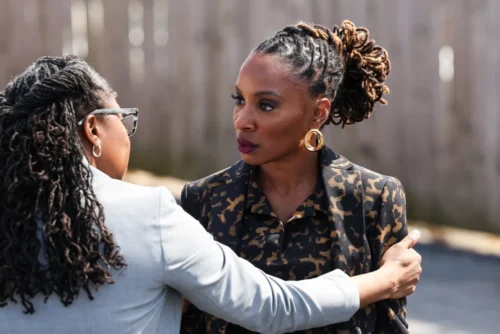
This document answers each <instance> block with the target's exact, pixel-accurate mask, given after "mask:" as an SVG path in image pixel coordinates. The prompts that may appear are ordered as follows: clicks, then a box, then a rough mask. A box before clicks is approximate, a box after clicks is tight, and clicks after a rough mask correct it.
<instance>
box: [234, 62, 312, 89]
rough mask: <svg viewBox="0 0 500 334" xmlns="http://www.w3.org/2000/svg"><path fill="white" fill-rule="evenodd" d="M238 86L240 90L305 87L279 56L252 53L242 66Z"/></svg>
mask: <svg viewBox="0 0 500 334" xmlns="http://www.w3.org/2000/svg"><path fill="white" fill-rule="evenodd" d="M236 86H237V87H238V88H239V89H240V90H245V89H246V88H247V89H256V87H258V89H259V90H267V89H281V90H283V89H289V88H292V89H296V88H297V86H305V85H304V83H303V82H302V80H300V79H299V78H298V77H297V76H295V75H294V73H293V71H292V69H291V68H290V66H289V65H288V64H286V62H285V61H284V59H283V58H282V57H280V56H278V55H269V54H259V53H252V54H250V56H249V57H248V58H247V59H246V60H245V62H244V63H243V65H242V66H241V69H240V73H239V75H238V79H237V81H236Z"/></svg>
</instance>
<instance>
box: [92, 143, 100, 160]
mask: <svg viewBox="0 0 500 334" xmlns="http://www.w3.org/2000/svg"><path fill="white" fill-rule="evenodd" d="M96 147H97V148H98V149H99V153H96V152H95V148H96ZM92 154H93V155H94V157H96V158H99V157H100V156H101V154H102V148H101V143H99V144H97V145H94V146H93V147H92Z"/></svg>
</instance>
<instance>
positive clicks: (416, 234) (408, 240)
mask: <svg viewBox="0 0 500 334" xmlns="http://www.w3.org/2000/svg"><path fill="white" fill-rule="evenodd" d="M419 239H420V231H419V230H413V231H411V233H410V234H408V235H407V236H406V237H405V238H404V239H403V240H401V241H400V242H399V244H400V245H401V246H403V247H404V248H407V249H410V248H412V247H413V246H415V244H416V243H417V242H418V240H419Z"/></svg>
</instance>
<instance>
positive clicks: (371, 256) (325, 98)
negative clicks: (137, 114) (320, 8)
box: [182, 21, 418, 334]
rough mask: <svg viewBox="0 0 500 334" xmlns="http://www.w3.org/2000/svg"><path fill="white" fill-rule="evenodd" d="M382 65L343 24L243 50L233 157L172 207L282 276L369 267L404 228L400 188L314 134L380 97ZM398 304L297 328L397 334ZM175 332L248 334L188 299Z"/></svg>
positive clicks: (393, 299)
mask: <svg viewBox="0 0 500 334" xmlns="http://www.w3.org/2000/svg"><path fill="white" fill-rule="evenodd" d="M389 72H390V62H389V57H388V55H387V52H386V50H385V49H384V48H382V47H380V46H378V45H376V44H375V41H374V40H372V39H371V38H370V34H369V32H368V30H367V29H364V28H357V27H356V26H355V25H354V24H353V23H352V22H349V21H344V22H343V23H342V26H341V27H340V28H339V27H335V28H333V30H329V29H327V28H325V27H323V26H320V25H316V24H308V23H303V22H301V23H299V24H297V25H295V26H287V27H285V28H284V29H282V30H280V31H279V32H278V33H276V35H274V36H272V37H271V38H269V39H267V40H265V41H264V42H262V43H261V44H260V45H258V46H257V47H256V48H255V49H254V50H253V51H252V52H251V53H250V55H249V56H248V58H247V59H246V60H245V62H244V63H243V65H242V67H241V69H240V72H239V76H238V78H237V81H236V88H235V93H234V95H233V98H234V100H235V107H234V111H233V123H234V128H235V130H236V137H237V138H236V140H237V143H238V149H239V151H240V152H241V157H242V161H240V162H238V163H237V164H235V165H233V166H232V167H230V168H228V169H225V170H224V171H222V172H219V173H216V174H213V175H211V176H208V177H206V178H204V179H202V180H199V181H195V182H191V183H188V184H187V185H186V186H185V187H184V190H183V193H182V206H183V207H184V209H185V210H186V211H187V212H188V213H190V214H191V215H193V216H194V217H195V218H196V219H198V220H200V221H201V223H202V224H203V226H204V227H205V228H206V229H207V230H208V231H209V232H210V233H211V234H212V235H213V237H214V238H215V239H216V240H218V241H219V242H221V243H224V244H226V245H228V246H229V247H231V248H232V249H233V250H234V251H235V252H236V253H237V254H238V255H239V256H241V257H242V258H245V259H247V260H248V261H250V262H251V263H252V264H253V265H255V266H256V267H258V268H260V269H261V270H263V271H264V272H266V273H267V274H271V275H274V276H276V277H279V278H282V279H285V280H304V279H310V278H314V277H317V276H318V275H321V274H324V273H327V272H330V271H332V270H335V269H340V270H342V271H344V272H345V273H347V274H348V275H350V276H355V275H360V274H363V273H368V272H371V271H374V270H376V269H378V268H379V267H380V266H381V265H382V264H383V263H384V261H385V259H383V254H384V253H385V251H386V250H387V249H388V247H390V246H391V245H393V244H395V243H397V242H398V241H400V240H402V239H403V238H405V236H406V235H407V233H408V232H407V223H406V208H405V194H404V190H403V187H402V185H401V183H400V182H399V181H398V180H397V179H396V178H394V177H389V176H384V175H381V174H378V173H375V172H373V171H370V170H368V169H365V168H363V167H360V166H358V165H355V164H353V163H351V162H350V161H348V160H347V159H346V158H344V157H342V156H340V155H339V154H337V153H335V152H333V151H332V150H331V149H329V148H327V147H325V146H324V139H323V134H322V131H323V129H324V127H325V126H326V125H328V124H330V123H332V124H335V125H342V127H344V126H345V125H352V124H355V123H357V122H361V121H363V120H365V119H367V118H369V117H370V115H371V114H372V113H373V110H374V106H375V104H376V103H377V102H378V103H381V104H385V103H386V101H385V99H384V95H385V94H387V93H388V92H389V89H388V88H387V86H386V85H385V80H386V78H387V76H388V74H389ZM417 280H418V279H417ZM417 280H416V281H417ZM416 281H415V282H416ZM186 305H189V303H186ZM405 305H406V300H405V296H395V295H387V296H386V300H383V301H380V302H377V303H372V304H369V305H365V306H364V307H362V308H361V309H360V310H359V311H358V312H357V313H356V314H355V315H354V316H353V317H352V318H350V319H349V320H348V321H346V322H343V323H338V324H335V325H330V326H326V327H321V328H315V329H310V330H308V331H304V332H301V333H406V332H407V328H408V325H407V323H406V320H405V318H406V309H405ZM183 331H184V332H185V333H225V334H233V333H238V334H240V333H247V331H246V330H244V329H242V328H239V327H238V326H236V325H233V324H230V323H228V322H226V321H223V320H221V319H218V318H217V317H215V316H213V315H210V314H206V313H202V312H200V311H198V310H197V309H196V308H195V307H194V306H191V307H190V308H189V309H187V312H186V313H185V315H184V319H183Z"/></svg>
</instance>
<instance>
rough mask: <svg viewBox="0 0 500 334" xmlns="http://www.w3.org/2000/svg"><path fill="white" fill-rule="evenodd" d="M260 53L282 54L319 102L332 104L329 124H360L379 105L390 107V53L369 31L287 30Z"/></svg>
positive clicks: (301, 26)
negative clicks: (387, 82) (387, 97)
mask: <svg viewBox="0 0 500 334" xmlns="http://www.w3.org/2000/svg"><path fill="white" fill-rule="evenodd" d="M254 52H257V53H262V54H276V55H279V56H281V57H282V58H283V59H284V60H285V61H286V62H287V64H289V65H290V66H291V67H292V68H293V70H294V72H295V73H296V74H297V75H298V76H299V77H300V78H301V79H304V80H306V82H307V83H308V84H309V87H310V93H311V95H312V96H313V97H316V96H320V95H322V96H325V97H328V98H330V100H331V101H332V104H331V108H330V114H329V116H328V119H327V121H326V122H325V125H326V124H329V123H333V124H335V125H338V124H342V127H344V126H345V125H346V124H347V125H349V124H354V123H356V122H361V121H363V120H364V119H366V118H368V117H370V115H371V113H372V112H373V108H374V105H375V103H376V102H379V103H381V104H386V103H387V102H386V100H385V99H384V98H383V95H384V94H388V93H389V88H388V87H387V86H386V85H385V80H386V79H387V76H388V75H389V72H390V70H391V63H390V61H389V56H388V54H387V51H386V50H385V49H384V48H382V47H380V46H378V45H376V43H375V40H373V39H370V33H369V31H368V29H365V28H357V27H356V26H355V25H354V24H353V23H352V22H350V21H347V20H346V21H343V22H342V26H341V27H340V28H339V27H337V26H335V27H334V28H333V29H332V30H330V29H328V28H326V27H324V26H321V25H318V24H312V23H304V22H299V23H298V24H296V25H294V26H287V27H285V28H283V29H282V30H280V31H278V32H277V33H276V34H275V35H274V36H272V37H270V38H268V39H267V40H265V41H263V42H262V43H261V44H259V45H258V46H257V47H256V48H255V49H254Z"/></svg>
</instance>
